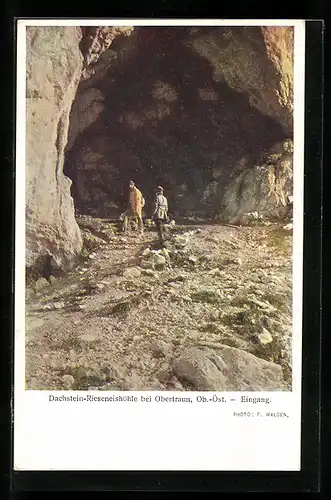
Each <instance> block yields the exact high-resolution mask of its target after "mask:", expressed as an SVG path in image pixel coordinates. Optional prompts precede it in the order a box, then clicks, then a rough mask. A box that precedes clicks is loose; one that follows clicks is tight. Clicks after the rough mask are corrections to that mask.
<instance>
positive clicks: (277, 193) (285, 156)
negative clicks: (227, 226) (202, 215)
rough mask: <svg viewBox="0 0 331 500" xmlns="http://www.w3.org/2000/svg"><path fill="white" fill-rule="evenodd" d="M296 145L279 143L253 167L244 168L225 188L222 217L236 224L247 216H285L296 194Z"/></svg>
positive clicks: (288, 142) (290, 142) (286, 142)
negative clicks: (294, 158)
mask: <svg viewBox="0 0 331 500" xmlns="http://www.w3.org/2000/svg"><path fill="white" fill-rule="evenodd" d="M292 154H293V142H292V141H291V140H287V141H284V142H283V143H277V144H275V145H274V147H273V148H272V149H271V150H270V151H269V152H268V153H267V154H266V155H265V158H264V159H262V162H261V163H260V164H259V165H256V166H255V167H254V168H250V169H246V170H245V169H243V170H242V171H241V172H240V173H239V174H238V175H237V176H236V177H235V178H234V180H233V181H231V182H230V183H229V184H228V186H227V187H226V189H225V192H224V197H223V207H222V210H221V212H222V216H223V217H224V218H228V219H229V222H237V221H239V220H240V218H241V217H242V216H243V215H244V214H247V213H251V212H258V213H259V214H260V215H263V216H273V217H279V216H280V217H282V216H284V215H285V214H286V212H287V206H288V205H287V204H288V198H289V197H290V196H291V195H292V192H293V156H292Z"/></svg>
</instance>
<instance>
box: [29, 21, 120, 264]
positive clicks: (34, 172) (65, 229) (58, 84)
mask: <svg viewBox="0 0 331 500" xmlns="http://www.w3.org/2000/svg"><path fill="white" fill-rule="evenodd" d="M107 30H108V31H107ZM118 33H119V31H118V30H113V29H112V28H107V29H106V30H103V31H102V30H101V28H90V29H89V31H87V32H85V33H84V35H85V38H84V37H83V34H82V30H81V28H79V27H28V28H27V37H26V42H27V75H26V92H27V94H26V123H27V127H26V265H27V266H28V267H30V266H33V265H34V264H35V263H36V262H37V261H38V259H40V258H42V257H44V256H46V255H49V254H50V255H52V256H53V258H54V260H55V262H56V263H57V264H58V265H59V266H60V267H66V266H67V265H69V264H70V263H71V262H72V261H73V260H74V258H75V256H76V255H77V254H79V252H80V251H81V248H82V237H81V233H80V230H79V227H78V225H77V223H76V221H75V217H74V203H73V199H72V197H71V194H70V189H71V184H72V181H71V179H69V178H68V177H67V176H65V175H64V173H63V163H64V154H65V147H66V145H67V140H68V129H69V117H70V111H71V107H72V103H73V102H74V99H75V96H76V91H77V87H78V84H79V82H80V81H81V78H82V72H83V71H85V73H86V72H87V71H88V68H89V65H90V64H91V63H92V62H95V61H97V60H98V57H99V56H100V54H101V53H102V52H103V51H104V50H106V49H107V48H108V47H109V45H110V44H111V42H112V40H113V39H114V38H115V37H116V36H117V35H118ZM83 42H84V43H83ZM82 44H83V47H81V45H82ZM85 78H86V75H85ZM78 106H84V103H79V102H78ZM78 130H80V129H79V124H78Z"/></svg>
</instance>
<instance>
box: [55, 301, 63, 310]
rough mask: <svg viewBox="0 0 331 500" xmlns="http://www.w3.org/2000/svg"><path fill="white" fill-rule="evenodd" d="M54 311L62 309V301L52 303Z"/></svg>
mask: <svg viewBox="0 0 331 500" xmlns="http://www.w3.org/2000/svg"><path fill="white" fill-rule="evenodd" d="M53 305H54V309H63V308H64V307H65V303H64V302H63V301H60V302H54V304H53Z"/></svg>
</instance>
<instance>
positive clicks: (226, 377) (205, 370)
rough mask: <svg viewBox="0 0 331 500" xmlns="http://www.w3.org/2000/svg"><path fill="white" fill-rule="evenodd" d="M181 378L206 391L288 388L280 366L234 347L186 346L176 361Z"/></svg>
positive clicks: (177, 374)
mask: <svg viewBox="0 0 331 500" xmlns="http://www.w3.org/2000/svg"><path fill="white" fill-rule="evenodd" d="M173 370H174V373H175V375H176V376H177V377H178V378H179V380H185V381H188V382H189V383H190V384H192V385H193V386H194V387H195V388H196V389H197V390H204V391H234V392H235V391H272V390H282V389H284V379H283V371H282V367H281V366H280V365H277V364H275V363H270V362H269V361H265V360H263V359H260V358H257V357H256V356H254V355H252V354H249V353H247V352H245V351H242V350H240V349H237V348H234V347H228V346H223V347H221V348H219V349H217V350H212V349H203V350H202V349H198V348H196V347H193V348H192V347H191V348H186V349H185V350H184V352H183V354H182V355H181V356H180V358H177V359H176V360H175V361H174V362H173Z"/></svg>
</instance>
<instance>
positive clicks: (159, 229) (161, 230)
mask: <svg viewBox="0 0 331 500" xmlns="http://www.w3.org/2000/svg"><path fill="white" fill-rule="evenodd" d="M163 222H164V221H163V220H162V219H155V225H156V229H157V234H158V236H159V240H160V243H163V241H164V228H163Z"/></svg>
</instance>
